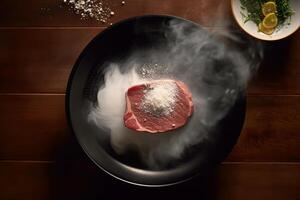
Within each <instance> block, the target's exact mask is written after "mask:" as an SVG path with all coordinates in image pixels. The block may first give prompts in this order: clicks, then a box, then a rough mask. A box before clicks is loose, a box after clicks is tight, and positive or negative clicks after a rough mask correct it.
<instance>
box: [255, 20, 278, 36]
mask: <svg viewBox="0 0 300 200" xmlns="http://www.w3.org/2000/svg"><path fill="white" fill-rule="evenodd" d="M258 29H259V31H261V32H263V33H264V34H267V35H272V33H273V32H274V30H275V28H266V27H265V26H264V25H263V24H262V23H260V24H259V25H258Z"/></svg>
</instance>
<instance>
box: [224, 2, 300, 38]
mask: <svg viewBox="0 0 300 200" xmlns="http://www.w3.org/2000/svg"><path fill="white" fill-rule="evenodd" d="M234 1H240V0H231V1H230V8H231V12H232V15H233V18H234V20H235V21H236V23H237V24H238V26H239V27H240V28H241V29H242V30H243V31H244V32H245V33H247V34H248V35H250V36H252V37H254V38H256V39H259V40H263V41H277V40H282V39H284V38H287V37H289V36H291V35H292V34H294V33H295V32H297V31H298V30H299V28H300V24H299V25H298V27H297V28H296V29H295V30H293V31H292V32H291V33H290V34H287V35H284V36H282V37H278V38H269V39H266V38H262V37H257V36H256V35H255V34H253V33H252V32H250V31H248V30H246V29H245V28H244V26H243V24H241V23H240V21H239V20H238V19H237V16H236V13H235V12H234V11H233V4H234Z"/></svg>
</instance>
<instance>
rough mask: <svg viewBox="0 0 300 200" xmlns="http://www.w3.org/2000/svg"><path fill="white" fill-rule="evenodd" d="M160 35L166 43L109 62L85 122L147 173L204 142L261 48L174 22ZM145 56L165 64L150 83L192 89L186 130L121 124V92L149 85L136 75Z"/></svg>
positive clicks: (236, 36)
mask: <svg viewBox="0 0 300 200" xmlns="http://www.w3.org/2000/svg"><path fill="white" fill-rule="evenodd" d="M165 34H166V36H167V38H168V41H167V45H164V46H160V47H157V48H155V49H154V50H153V49H151V50H144V51H143V52H138V53H136V54H134V55H132V56H131V57H130V58H128V59H127V60H123V61H122V62H116V63H110V64H109V66H108V67H107V71H106V73H105V83H104V85H102V86H101V87H100V88H99V91H98V95H97V101H98V105H97V106H93V107H92V108H91V112H90V114H89V121H91V122H93V123H94V124H96V125H97V126H98V127H99V128H100V129H102V132H103V131H105V130H106V131H107V130H109V131H108V132H107V133H108V134H109V136H110V141H111V146H112V148H113V149H114V150H115V151H116V152H117V153H118V154H121V155H122V154H126V153H127V152H128V151H129V150H134V151H136V152H138V153H139V155H140V158H141V160H142V161H143V162H144V163H146V164H147V165H148V167H149V168H150V169H162V168H165V167H166V166H168V165H169V164H170V163H173V162H176V161H177V160H179V159H180V158H181V157H182V156H183V155H184V153H185V152H186V149H188V148H190V147H193V146H194V145H196V144H199V143H201V142H202V141H203V140H204V139H207V138H208V136H209V134H210V132H212V131H214V129H215V128H216V126H217V125H218V122H219V121H220V120H221V119H222V118H224V117H225V116H226V114H227V113H228V111H229V110H230V109H231V107H232V106H233V105H234V103H235V101H236V99H237V98H238V97H239V95H241V93H243V92H244V90H245V88H246V85H247V81H248V80H249V78H250V75H251V74H252V72H253V71H255V70H256V68H257V67H258V64H259V62H260V61H261V59H262V46H261V44H260V43H258V42H257V41H252V40H249V38H246V37H245V38H240V37H241V35H240V33H237V32H233V33H232V32H230V31H226V32H224V29H223V31H222V34H219V33H218V31H216V30H210V32H207V31H204V30H201V29H195V28H192V27H191V26H190V25H188V24H186V23H182V21H180V20H173V21H171V23H170V24H169V25H168V26H167V27H166V30H165ZM229 44H230V45H229ZM145 55H147V57H148V58H150V60H152V61H153V63H159V64H160V65H162V66H165V70H163V72H161V73H160V74H156V75H154V76H152V77H151V79H160V78H164V79H165V78H170V79H176V80H181V81H183V82H184V83H186V84H187V86H188V87H189V89H190V90H191V92H192V95H193V103H194V106H195V110H194V113H193V116H192V117H191V119H190V120H189V122H188V124H187V125H186V126H185V127H183V128H180V129H177V130H174V131H171V132H168V133H162V134H146V133H137V132H135V131H132V130H129V129H127V128H126V127H125V126H124V122H123V114H124V111H125V92H126V91H127V89H128V88H129V87H130V86H133V85H136V84H140V83H143V82H146V81H149V79H147V78H142V76H141V74H140V73H139V72H140V68H141V67H142V66H144V65H145V60H143V59H141V58H142V57H144V56H145ZM148 60H149V59H148ZM146 64H147V63H146ZM120 69H125V70H122V72H121V70H120ZM100 132H101V131H99V134H100Z"/></svg>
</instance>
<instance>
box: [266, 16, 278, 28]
mask: <svg viewBox="0 0 300 200" xmlns="http://www.w3.org/2000/svg"><path fill="white" fill-rule="evenodd" d="M277 24H278V19H277V17H276V14H275V13H270V14H268V15H267V16H266V17H265V18H264V19H263V21H262V25H263V26H264V27H266V28H268V29H271V28H275V27H276V26H277Z"/></svg>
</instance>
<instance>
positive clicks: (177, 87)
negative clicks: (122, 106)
mask: <svg viewBox="0 0 300 200" xmlns="http://www.w3.org/2000/svg"><path fill="white" fill-rule="evenodd" d="M193 109H194V108H193V102H192V94H191V93H190V91H189V90H188V88H187V86H186V85H185V84H184V83H183V82H181V81H177V80H176V81H175V80H158V81H152V82H148V83H145V84H141V85H136V86H133V87H131V88H129V89H128V91H127V92H126V111H125V114H124V123H125V126H126V127H127V128H130V129H133V130H136V131H143V132H149V133H159V132H166V131H170V130H173V129H177V128H179V127H182V126H184V125H185V124H186V123H187V120H188V118H189V117H190V116H191V115H192V113H193Z"/></svg>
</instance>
